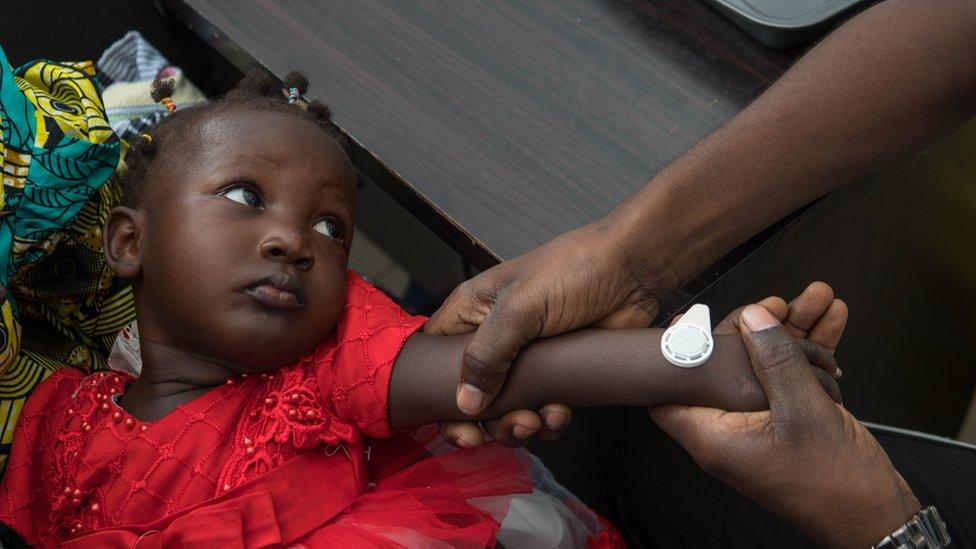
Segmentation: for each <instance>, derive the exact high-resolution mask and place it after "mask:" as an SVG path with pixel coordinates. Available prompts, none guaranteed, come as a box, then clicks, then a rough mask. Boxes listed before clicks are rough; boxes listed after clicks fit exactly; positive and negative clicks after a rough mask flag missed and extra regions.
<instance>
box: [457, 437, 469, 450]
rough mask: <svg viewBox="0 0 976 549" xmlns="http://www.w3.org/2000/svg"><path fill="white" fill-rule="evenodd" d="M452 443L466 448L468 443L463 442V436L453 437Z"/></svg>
mask: <svg viewBox="0 0 976 549" xmlns="http://www.w3.org/2000/svg"><path fill="white" fill-rule="evenodd" d="M454 445H455V446H457V447H458V448H467V447H468V443H467V442H465V441H464V439H463V438H458V439H455V440H454Z"/></svg>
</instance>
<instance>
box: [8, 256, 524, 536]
mask: <svg viewBox="0 0 976 549" xmlns="http://www.w3.org/2000/svg"><path fill="white" fill-rule="evenodd" d="M424 321H425V319H424V318H422V317H415V316H410V315H408V314H407V313H405V312H404V311H403V310H402V309H400V308H399V307H398V306H396V305H395V304H394V303H393V302H392V301H391V300H390V299H389V298H387V297H386V296H385V295H384V294H383V293H382V292H380V291H378V290H377V289H375V288H373V287H372V286H370V285H369V284H367V283H366V282H365V281H363V280H362V279H361V278H360V277H359V276H358V275H355V274H354V273H350V276H349V283H348V290H347V298H346V304H345V310H344V312H343V315H342V317H341V319H340V321H339V325H338V326H337V328H336V330H335V331H334V333H333V334H332V335H331V336H330V337H329V338H328V339H327V340H326V341H324V342H323V343H321V344H320V345H319V346H318V347H317V348H316V349H315V350H314V351H313V352H312V353H311V354H309V355H307V356H305V357H303V358H302V359H301V360H299V361H298V362H297V363H296V364H293V365H291V366H288V367H285V368H282V369H281V370H279V371H277V372H275V373H273V374H262V375H252V376H242V377H240V378H235V379H230V380H228V381H227V383H226V385H223V386H221V387H217V388H214V389H213V390H211V391H208V392H207V393H205V394H203V395H201V396H200V397H198V398H196V399H195V400H193V401H191V402H188V403H186V404H184V405H181V406H178V407H177V408H176V409H174V410H173V411H172V412H170V413H169V414H168V415H166V416H165V417H163V418H161V419H159V420H156V421H140V420H138V419H136V418H134V417H132V416H130V415H129V414H128V413H127V412H126V411H125V410H123V409H122V408H120V407H119V406H118V405H117V404H116V403H115V398H116V397H117V396H118V395H120V394H121V393H122V392H123V391H125V387H126V384H127V383H129V382H130V381H131V380H132V379H133V378H132V376H131V375H129V374H126V373H122V372H99V373H96V374H94V375H86V374H84V373H82V372H80V371H78V370H74V369H64V370H60V371H58V372H56V373H55V374H53V375H52V376H51V377H50V378H49V379H47V380H46V381H45V382H43V383H42V384H41V385H40V386H39V387H38V388H37V390H36V391H35V393H34V394H33V395H32V396H31V397H30V399H29V400H28V401H27V404H26V405H25V407H24V410H23V411H22V413H21V417H20V420H19V422H18V424H17V430H16V433H15V435H14V443H13V448H12V453H11V455H10V458H9V461H8V466H7V471H6V473H5V476H4V479H3V483H2V485H0V521H3V522H4V523H6V524H8V525H9V526H11V527H12V528H13V529H14V530H16V531H17V533H18V534H20V535H21V536H22V537H23V538H24V539H26V540H27V541H28V542H29V543H31V544H33V545H37V546H42V547H53V546H62V545H64V546H69V547H132V546H139V547H144V546H145V547H155V546H159V547H162V546H167V547H197V546H199V547H204V546H206V547H213V546H221V547H269V546H281V545H285V546H288V545H297V546H308V547H319V546H330V547H331V546H339V547H346V546H381V547H388V546H389V547H392V546H403V547H416V546H431V547H438V546H444V547H448V546H449V547H484V546H490V545H492V544H493V543H494V542H495V538H496V535H497V533H498V529H499V523H500V522H501V520H502V519H503V518H504V515H505V513H506V512H507V510H508V502H509V501H510V498H511V496H512V495H513V494H516V493H529V492H531V491H532V481H531V478H530V472H531V464H530V463H527V460H526V459H525V457H524V456H525V455H524V454H518V453H516V452H512V451H511V450H508V449H505V448H502V447H500V446H497V445H494V444H488V445H485V446H483V447H481V448H478V449H473V450H465V451H458V452H449V453H445V454H441V455H438V456H431V455H430V453H428V452H427V451H426V450H425V449H424V447H423V444H420V443H419V442H418V440H417V439H416V438H413V437H408V436H404V435H397V436H392V435H393V433H391V431H390V427H389V425H388V423H387V394H388V386H389V381H390V375H391V371H392V367H393V363H394V361H395V359H396V357H397V354H398V353H399V352H400V350H401V348H402V346H403V344H404V342H405V341H406V340H407V338H408V337H409V336H410V335H411V334H412V333H414V332H415V331H416V330H418V329H419V328H420V327H421V326H422V325H423V323H424ZM391 436H392V438H390V437H391ZM368 437H387V440H383V441H378V442H377V443H376V444H373V443H371V442H370V438H368ZM420 442H422V441H420Z"/></svg>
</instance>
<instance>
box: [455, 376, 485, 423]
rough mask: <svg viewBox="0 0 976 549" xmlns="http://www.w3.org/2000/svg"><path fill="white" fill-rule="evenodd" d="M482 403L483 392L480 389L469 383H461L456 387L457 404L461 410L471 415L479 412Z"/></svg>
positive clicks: (483, 400)
mask: <svg viewBox="0 0 976 549" xmlns="http://www.w3.org/2000/svg"><path fill="white" fill-rule="evenodd" d="M484 405H485V393H484V392H482V391H481V389H479V388H477V387H475V386H474V385H471V384H470V383H462V384H461V385H460V387H458V393H457V406H458V408H459V409H460V410H461V411H462V412H464V413H465V414H468V415H469V416H472V415H474V414H477V413H478V412H480V411H481V409H482V408H484Z"/></svg>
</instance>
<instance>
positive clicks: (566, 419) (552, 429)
mask: <svg viewBox="0 0 976 549" xmlns="http://www.w3.org/2000/svg"><path fill="white" fill-rule="evenodd" d="M539 417H540V418H542V430H541V431H539V438H540V439H542V440H556V439H557V438H559V437H561V436H563V434H564V433H565V432H566V431H567V430H569V425H570V424H571V423H572V422H573V410H572V408H570V407H569V406H566V405H565V404H547V405H546V406H543V407H542V408H540V409H539Z"/></svg>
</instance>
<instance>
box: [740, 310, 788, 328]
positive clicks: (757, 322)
mask: <svg viewBox="0 0 976 549" xmlns="http://www.w3.org/2000/svg"><path fill="white" fill-rule="evenodd" d="M740 318H742V322H744V323H745V325H746V328H749V331H750V332H759V331H762V330H765V329H766V328H772V327H773V326H776V325H777V324H779V322H777V321H776V317H774V316H773V315H772V313H770V312H769V311H767V310H766V308H765V307H762V306H759V305H749V306H748V307H746V308H745V309H743V310H742V316H741V317H740Z"/></svg>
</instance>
